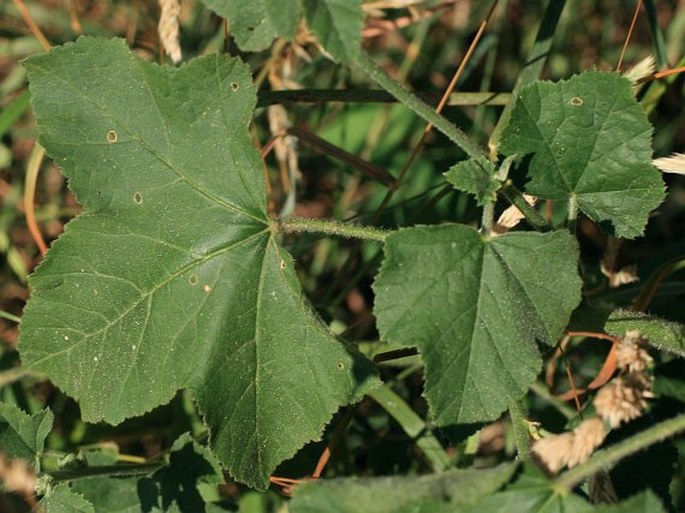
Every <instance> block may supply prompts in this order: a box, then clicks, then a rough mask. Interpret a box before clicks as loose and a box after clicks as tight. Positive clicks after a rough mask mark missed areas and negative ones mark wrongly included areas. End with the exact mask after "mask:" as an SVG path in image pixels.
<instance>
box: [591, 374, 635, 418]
mask: <svg viewBox="0 0 685 513" xmlns="http://www.w3.org/2000/svg"><path fill="white" fill-rule="evenodd" d="M633 379H634V378H633V377H631V378H629V379H625V378H623V377H621V378H616V379H614V380H612V381H611V382H609V383H607V384H606V385H605V386H604V387H602V389H601V390H600V391H599V392H598V393H597V397H595V400H594V405H595V410H596V411H597V415H599V416H600V417H601V418H603V419H604V420H606V421H607V422H608V423H609V425H610V426H611V427H612V428H617V427H619V426H620V425H621V424H622V423H623V422H629V421H631V420H633V419H636V418H638V417H640V416H641V415H642V413H643V412H644V411H645V409H646V408H647V401H645V395H644V392H645V391H644V389H642V388H637V387H634V386H631V384H634V381H633Z"/></svg>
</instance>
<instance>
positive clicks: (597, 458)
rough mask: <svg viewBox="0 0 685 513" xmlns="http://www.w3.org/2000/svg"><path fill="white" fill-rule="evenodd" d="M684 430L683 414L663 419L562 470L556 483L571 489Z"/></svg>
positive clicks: (684, 417) (684, 415)
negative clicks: (599, 472) (584, 460)
mask: <svg viewBox="0 0 685 513" xmlns="http://www.w3.org/2000/svg"><path fill="white" fill-rule="evenodd" d="M681 431H685V414H681V415H678V416H677V417H673V418H671V419H668V420H665V421H663V422H661V423H659V424H657V425H655V426H652V427H651V428H649V429H646V430H644V431H642V432H640V433H638V434H636V435H635V436H632V437H630V438H628V439H627V440H623V441H622V442H619V443H617V444H616V445H614V446H612V447H610V448H608V449H606V450H603V451H600V452H598V453H597V454H595V455H594V456H593V457H592V458H591V459H590V460H589V461H588V462H586V463H584V464H582V465H579V466H577V467H576V468H574V469H571V470H569V471H568V472H564V473H563V474H562V475H560V476H559V477H558V478H557V480H556V485H558V486H560V487H563V488H566V489H568V490H571V489H572V488H574V487H575V486H576V485H578V483H580V482H581V481H582V480H583V479H585V478H587V477H590V476H591V475H592V474H594V473H595V472H598V471H600V470H607V469H609V468H611V467H612V466H614V465H615V464H616V463H618V462H619V461H620V460H621V459H623V458H625V457H626V456H630V455H631V454H634V453H636V452H639V451H641V450H644V449H646V448H647V447H649V446H650V445H652V444H655V443H657V442H661V441H663V440H666V439H667V438H669V437H671V436H673V435H676V434H678V433H680V432H681Z"/></svg>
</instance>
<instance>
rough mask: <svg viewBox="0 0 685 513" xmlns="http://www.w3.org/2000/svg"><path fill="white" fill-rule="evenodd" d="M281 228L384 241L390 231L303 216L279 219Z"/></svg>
mask: <svg viewBox="0 0 685 513" xmlns="http://www.w3.org/2000/svg"><path fill="white" fill-rule="evenodd" d="M279 226H280V228H281V229H282V230H283V231H285V232H313V233H325V234H327V235H337V236H339V237H347V238H354V239H365V240H376V241H379V242H383V241H384V240H385V237H386V236H387V235H388V234H389V233H390V232H389V231H387V230H381V229H379V228H373V227H370V226H360V225H357V224H349V223H341V222H338V221H330V220H326V219H305V218H301V217H286V218H285V219H281V220H280V221H279Z"/></svg>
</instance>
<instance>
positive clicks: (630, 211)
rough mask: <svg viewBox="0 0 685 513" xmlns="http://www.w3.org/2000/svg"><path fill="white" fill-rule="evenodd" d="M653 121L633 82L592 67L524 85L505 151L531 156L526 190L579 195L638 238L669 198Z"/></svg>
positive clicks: (590, 209)
mask: <svg viewBox="0 0 685 513" xmlns="http://www.w3.org/2000/svg"><path fill="white" fill-rule="evenodd" d="M651 135H652V126H651V124H650V123H649V121H648V120H647V116H646V114H645V112H644V111H643V110H642V107H641V106H640V104H639V103H638V102H637V101H636V100H635V97H634V96H633V93H632V89H631V84H630V81H628V80H627V79H625V78H623V77H621V76H620V75H618V74H615V73H604V72H598V71H588V72H585V73H582V74H580V75H576V76H574V77H572V78H571V79H569V80H566V81H560V82H557V83H551V82H534V83H533V84H531V85H529V86H527V87H524V88H523V89H522V90H521V93H520V95H519V97H518V98H517V100H516V104H515V107H514V108H513V110H512V114H511V120H510V123H509V124H508V125H507V126H506V128H505V130H504V132H503V134H502V139H501V146H500V150H501V151H502V153H503V154H505V155H514V154H517V155H520V156H522V155H529V156H530V162H529V165H528V175H527V177H528V178H529V179H530V182H529V183H528V184H526V187H525V189H526V192H528V193H530V194H532V195H534V196H537V197H539V198H541V199H552V200H564V201H566V200H568V199H569V198H574V199H575V200H576V201H577V203H578V207H579V208H580V210H581V211H583V212H584V213H585V214H586V215H587V216H588V217H590V218H591V219H593V220H594V221H596V222H598V223H604V224H606V225H607V227H608V228H609V229H610V231H612V232H613V233H614V234H615V235H617V236H619V237H626V238H631V237H637V236H639V235H641V234H642V233H643V231H644V227H645V225H646V224H647V219H648V216H649V213H650V212H651V211H652V210H653V209H655V208H656V207H657V206H658V205H659V204H660V203H661V201H662V200H663V198H664V184H663V181H662V179H661V176H660V174H659V172H658V171H657V170H656V168H654V166H652V164H651V159H652V147H651Z"/></svg>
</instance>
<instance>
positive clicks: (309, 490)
mask: <svg viewBox="0 0 685 513" xmlns="http://www.w3.org/2000/svg"><path fill="white" fill-rule="evenodd" d="M515 470H516V465H512V464H505V465H501V466H499V467H495V468H491V469H483V470H454V469H453V470H450V471H448V472H443V473H440V474H431V475H427V476H420V477H415V476H413V477H375V478H361V479H357V478H344V479H331V480H325V481H318V482H311V483H305V484H302V485H300V486H298V487H297V488H296V489H295V496H294V499H293V500H292V502H291V503H290V511H292V513H328V512H330V513H333V512H335V513H366V512H368V511H373V512H374V513H400V512H405V511H406V512H408V511H417V510H419V511H423V510H425V511H432V512H436V511H443V510H444V511H455V510H456V509H457V508H462V507H465V506H468V505H471V504H473V503H475V502H476V501H478V500H479V499H480V498H482V497H485V496H487V495H489V494H492V493H494V492H496V491H497V490H498V489H499V488H501V487H502V486H504V485H505V484H506V483H507V482H509V480H510V479H511V477H512V475H513V474H514V471H515ZM421 508H424V509H423V510H422V509H421ZM425 508H429V509H425Z"/></svg>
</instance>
